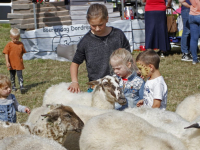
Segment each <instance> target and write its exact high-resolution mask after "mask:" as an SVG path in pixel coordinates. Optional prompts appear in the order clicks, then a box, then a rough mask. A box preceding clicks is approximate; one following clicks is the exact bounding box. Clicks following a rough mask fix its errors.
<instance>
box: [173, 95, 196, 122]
mask: <svg viewBox="0 0 200 150" xmlns="http://www.w3.org/2000/svg"><path fill="white" fill-rule="evenodd" d="M176 113H177V114H179V115H180V116H181V117H183V118H184V119H186V120H187V121H193V120H194V119H195V118H196V117H198V116H200V94H194V95H190V96H188V97H186V98H185V99H184V100H183V101H182V102H181V103H180V104H179V105H178V106H177V108H176Z"/></svg>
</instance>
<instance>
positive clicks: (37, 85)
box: [0, 24, 200, 122]
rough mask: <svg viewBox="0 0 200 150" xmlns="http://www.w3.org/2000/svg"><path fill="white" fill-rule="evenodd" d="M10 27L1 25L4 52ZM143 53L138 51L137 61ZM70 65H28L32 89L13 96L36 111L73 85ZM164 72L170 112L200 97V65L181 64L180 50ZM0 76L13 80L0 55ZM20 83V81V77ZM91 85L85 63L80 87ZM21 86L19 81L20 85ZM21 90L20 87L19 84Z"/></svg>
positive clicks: (21, 115)
mask: <svg viewBox="0 0 200 150" xmlns="http://www.w3.org/2000/svg"><path fill="white" fill-rule="evenodd" d="M9 30H10V26H9V24H0V35H1V36H0V48H1V50H2V51H3V49H4V47H5V45H6V44H7V42H9V41H10V39H9ZM138 53H139V52H137V51H134V52H133V56H134V57H136V56H137V55H138ZM70 64H71V63H70V62H61V61H55V60H42V59H34V60H27V61H24V65H25V69H24V70H23V76H24V85H25V87H26V88H27V89H28V91H27V92H26V93H25V94H20V91H19V90H18V91H16V92H13V94H15V96H16V98H17V100H18V102H19V103H20V104H22V105H26V106H28V107H29V108H31V109H33V108H35V107H39V106H41V104H42V99H43V96H44V93H45V91H46V89H47V88H49V87H50V86H51V85H54V84H57V83H60V82H70V81H71V78H70V72H69V67H70ZM160 72H161V74H162V76H163V77H164V79H165V82H166V84H167V86H168V105H167V110H170V111H175V109H176V107H177V105H178V104H179V103H180V102H181V101H182V100H183V99H184V98H185V97H187V96H189V95H191V94H195V93H198V92H199V90H200V82H199V78H200V64H197V65H192V62H183V61H181V51H180V48H176V49H173V50H172V53H171V55H169V56H168V57H165V58H161V63H160ZM0 73H2V74H5V75H7V76H9V72H8V70H7V69H6V65H5V58H4V55H3V54H2V52H1V53H0ZM16 81H17V77H16ZM87 81H88V79H87V71H86V67H85V63H83V64H82V65H81V66H80V68H79V83H80V87H81V90H82V91H86V89H87V85H86V84H85V83H86V82H87ZM16 83H18V81H17V82H16ZM17 86H18V87H19V85H18V84H17ZM17 117H18V121H19V122H24V121H26V119H27V117H28V115H27V114H24V113H17Z"/></svg>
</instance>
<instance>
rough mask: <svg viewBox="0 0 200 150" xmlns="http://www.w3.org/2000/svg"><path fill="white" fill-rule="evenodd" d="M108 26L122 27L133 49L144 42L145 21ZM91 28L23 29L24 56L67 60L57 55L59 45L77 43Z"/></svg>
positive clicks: (117, 22) (108, 24) (78, 25)
mask: <svg viewBox="0 0 200 150" xmlns="http://www.w3.org/2000/svg"><path fill="white" fill-rule="evenodd" d="M107 26H113V27H116V28H119V29H121V30H122V31H123V32H124V34H125V35H126V37H127V39H128V40H129V43H130V45H131V49H132V50H133V46H134V48H135V49H136V48H138V47H139V45H140V43H143V42H144V37H145V36H144V21H141V20H133V21H129V20H119V21H115V22H109V23H107ZM89 30H90V26H89V24H77V25H70V26H67V25H63V26H52V27H45V28H41V29H36V30H32V31H24V30H21V34H20V36H21V41H22V42H23V44H24V46H25V49H26V51H27V53H26V54H24V56H23V58H24V59H25V60H30V59H34V58H42V59H54V60H64V61H67V60H66V59H64V58H61V57H58V56H57V53H56V49H57V45H58V44H64V45H72V44H77V43H78V42H79V41H80V39H81V38H82V37H83V36H84V35H85V34H86V33H87V32H88V31H89ZM133 37H135V38H133ZM134 39H135V40H134ZM138 44H139V45H138ZM66 52H67V50H66Z"/></svg>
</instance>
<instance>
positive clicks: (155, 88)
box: [136, 49, 167, 110]
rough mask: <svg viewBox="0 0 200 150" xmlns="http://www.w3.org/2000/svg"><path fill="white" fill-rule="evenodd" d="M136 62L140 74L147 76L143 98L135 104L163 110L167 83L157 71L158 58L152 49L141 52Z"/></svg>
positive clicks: (165, 103) (165, 101)
mask: <svg viewBox="0 0 200 150" xmlns="http://www.w3.org/2000/svg"><path fill="white" fill-rule="evenodd" d="M136 63H137V66H138V69H139V70H140V72H141V75H142V76H143V77H144V78H148V79H147V81H146V83H145V85H144V99H143V100H140V101H139V102H138V103H137V106H138V107H139V106H141V105H146V106H149V107H152V108H160V109H163V110H165V109H166V106H167V85H166V83H165V81H164V78H163V77H162V76H161V74H160V71H159V63H160V58H159V56H158V54H157V53H156V52H155V51H154V50H151V49H149V50H146V51H144V52H141V53H140V54H139V55H138V56H137V58H136Z"/></svg>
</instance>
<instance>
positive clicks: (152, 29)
mask: <svg viewBox="0 0 200 150" xmlns="http://www.w3.org/2000/svg"><path fill="white" fill-rule="evenodd" d="M142 1H143V2H144V3H145V2H146V5H145V49H154V48H157V49H159V50H160V52H161V54H162V53H166V52H167V51H169V50H170V43H169V38H168V32H167V17H166V3H165V0H142ZM171 2H172V0H168V4H167V7H170V6H171ZM161 56H162V57H164V56H163V55H161Z"/></svg>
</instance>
